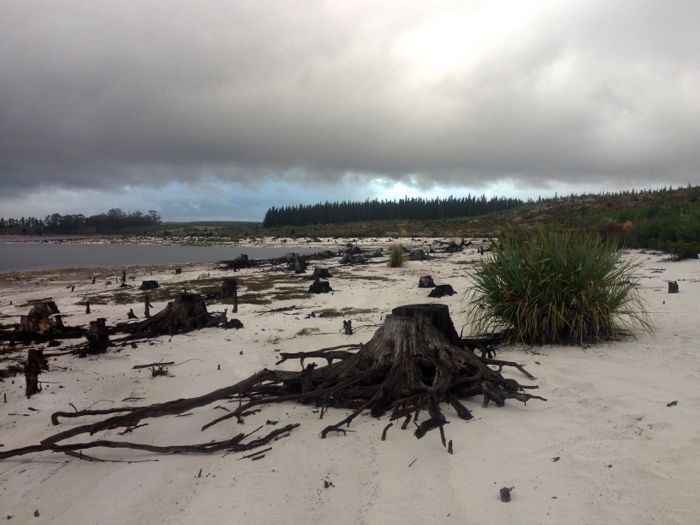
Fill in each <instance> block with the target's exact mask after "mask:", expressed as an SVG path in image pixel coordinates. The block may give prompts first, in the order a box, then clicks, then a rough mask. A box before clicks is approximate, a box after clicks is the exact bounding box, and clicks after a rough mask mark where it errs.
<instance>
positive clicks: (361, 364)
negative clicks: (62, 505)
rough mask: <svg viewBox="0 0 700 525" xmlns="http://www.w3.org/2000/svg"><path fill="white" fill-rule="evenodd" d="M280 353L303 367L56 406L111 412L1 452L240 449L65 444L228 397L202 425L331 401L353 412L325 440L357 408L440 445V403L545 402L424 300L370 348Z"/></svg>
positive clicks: (396, 314)
mask: <svg viewBox="0 0 700 525" xmlns="http://www.w3.org/2000/svg"><path fill="white" fill-rule="evenodd" d="M341 348H343V349H345V350H341ZM351 350H353V351H351ZM280 356H281V360H280V362H283V361H286V360H289V359H299V360H300V364H301V370H300V371H298V372H293V371H287V370H268V369H263V370H261V371H259V372H257V373H255V374H253V375H252V376H250V377H248V378H247V379H244V380H243V381H240V382H238V383H236V384H234V385H231V386H228V387H224V388H220V389H218V390H215V391H213V392H210V393H208V394H204V395H201V396H198V397H193V398H185V399H175V400H173V401H167V402H164V403H157V404H154V405H147V406H141V407H133V406H124V407H115V408H108V409H101V410H93V409H88V410H83V411H76V412H73V411H69V412H56V413H54V414H53V415H52V416H51V421H52V423H53V424H58V423H59V418H77V417H83V416H96V415H104V416H106V417H105V418H104V419H102V420H98V421H96V422H95V421H92V422H90V423H87V424H84V425H81V426H76V427H71V428H69V429H67V430H64V431H63V432H59V433H57V434H54V435H52V436H49V437H47V438H45V439H44V440H42V441H41V442H40V443H39V444H38V445H32V446H26V447H22V448H18V449H14V450H6V451H0V459H3V458H9V457H14V456H20V455H24V454H31V453H34V452H40V451H47V450H51V451H54V452H65V451H75V450H84V449H89V448H95V447H109V448H131V449H137V450H148V451H152V452H162V453H178V452H179V453H185V452H199V453H204V452H214V451H218V450H222V449H226V448H228V449H234V450H242V449H241V448H236V447H234V446H233V443H240V442H241V441H242V440H243V439H244V438H246V437H247V435H244V434H239V435H238V436H237V437H236V438H233V439H232V440H227V441H221V442H208V443H206V444H197V445H178V446H157V445H152V444H142V443H131V442H122V441H112V440H106V439H96V440H95V441H88V442H82V443H76V442H70V443H66V442H65V441H66V440H69V439H72V438H75V437H78V436H85V435H94V434H95V433H98V432H103V431H109V430H114V429H117V428H125V429H127V430H129V429H136V428H138V427H139V426H142V423H141V422H142V421H143V420H145V419H151V418H156V417H163V416H168V415H177V414H182V413H185V412H188V411H191V410H193V409H196V408H200V407H204V406H207V405H211V404H213V403H217V402H220V401H221V400H223V399H237V400H239V404H238V406H237V407H235V408H233V406H232V409H231V411H230V412H227V413H226V414H224V415H222V416H220V417H218V418H216V419H214V420H213V421H211V422H210V423H207V424H206V425H204V426H203V427H202V430H206V429H207V428H209V427H211V426H213V425H216V424H219V423H221V422H223V421H225V420H228V419H234V418H235V419H236V420H237V421H238V422H239V423H243V422H244V419H243V418H244V417H245V416H246V415H249V414H251V413H255V412H257V411H259V410H261V408H262V407H263V406H264V405H268V404H272V403H279V402H283V401H296V402H299V403H304V404H315V405H317V406H320V407H321V414H327V413H328V412H327V409H328V408H331V407H332V408H340V409H344V410H348V409H349V410H351V413H350V414H349V415H347V416H346V417H344V418H343V419H342V420H340V421H339V422H337V423H334V424H331V425H329V426H326V427H325V428H324V429H323V430H322V431H321V433H320V435H321V437H324V438H325V437H326V436H327V435H328V434H329V433H345V432H346V429H345V428H344V427H345V426H348V425H349V424H350V423H351V422H352V421H353V420H354V419H355V418H356V417H357V416H358V415H360V414H362V413H364V412H369V413H371V414H372V416H375V417H379V416H382V415H383V414H390V416H389V419H390V420H391V421H395V420H398V419H403V420H405V421H406V420H408V421H410V420H414V421H415V422H416V426H417V429H416V431H415V435H416V437H418V438H421V437H423V436H424V435H426V433H428V432H429V431H431V430H433V429H439V430H440V435H441V441H442V443H443V446H445V447H447V440H446V439H445V435H444V426H445V424H447V423H448V421H447V419H446V418H445V416H444V415H443V413H442V411H441V408H440V404H441V403H448V404H449V405H451V406H452V407H453V408H454V409H455V411H456V412H457V415H458V417H460V418H461V419H465V420H468V419H469V418H471V413H470V411H469V410H468V409H467V408H466V407H465V406H464V405H463V404H462V403H461V399H464V398H468V397H472V396H476V395H482V396H483V401H484V405H487V404H488V403H489V402H491V401H493V402H494V403H495V404H496V405H497V406H502V405H503V404H504V403H505V401H506V399H516V400H518V401H521V402H523V403H524V402H526V401H528V400H530V399H541V400H544V399H543V398H541V397H538V396H533V395H531V394H528V393H526V391H525V390H524V389H525V388H526V387H524V386H521V385H520V384H519V383H518V382H517V381H515V380H514V379H506V378H504V377H503V376H502V375H501V372H500V371H499V370H494V369H492V368H491V367H490V366H489V364H488V360H484V359H482V358H480V357H478V356H477V355H476V354H474V353H473V352H472V351H471V350H467V349H465V348H463V347H462V346H461V341H460V339H459V336H458V335H457V332H456V330H455V328H454V325H453V324H452V320H451V319H450V315H449V310H448V307H447V306H446V305H440V304H421V305H408V306H402V307H399V308H395V309H394V310H393V312H392V314H391V315H389V316H387V317H386V319H385V321H384V324H383V325H382V326H381V327H380V328H379V329H378V330H377V331H376V332H375V334H374V336H373V337H372V338H371V339H370V340H369V341H368V342H367V343H366V344H364V345H343V346H341V347H332V348H326V349H322V350H317V351H313V352H299V353H282V354H280ZM305 359H320V360H323V359H325V360H326V361H327V362H328V364H327V365H325V366H318V365H316V363H310V364H309V365H307V366H304V360H305ZM527 388H535V387H527ZM425 412H427V415H428V417H427V419H424V420H423V421H421V422H420V423H418V419H419V414H420V413H425ZM296 426H298V425H296V424H295V425H288V426H287V427H285V428H284V430H283V432H280V433H276V434H273V433H271V434H269V435H268V436H264V437H263V438H260V439H258V440H256V441H255V442H254V443H255V446H260V445H262V444H266V443H269V442H270V441H271V440H272V439H273V438H274V437H277V436H279V435H286V434H287V433H288V432H289V431H290V430H292V429H293V428H295V427H296ZM248 435H249V434H248ZM271 436H272V437H271ZM248 446H250V445H248Z"/></svg>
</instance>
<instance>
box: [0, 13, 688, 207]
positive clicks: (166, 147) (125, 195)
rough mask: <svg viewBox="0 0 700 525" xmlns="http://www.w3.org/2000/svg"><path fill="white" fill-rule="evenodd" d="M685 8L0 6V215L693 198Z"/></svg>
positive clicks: (686, 16) (686, 17)
mask: <svg viewBox="0 0 700 525" xmlns="http://www.w3.org/2000/svg"><path fill="white" fill-rule="evenodd" d="M698 23H700V2H697V0H674V1H672V2H661V1H660V0H655V1H649V0H615V1H610V0H598V1H590V0H572V1H566V0H560V1H539V0H529V1H523V0H509V1H501V0H484V1H470V0H463V1H439V0H437V1H431V2H426V1H424V0H402V1H393V0H383V1H381V2H377V1H376V0H367V1H353V0H335V1H306V0H294V1H287V2H285V1H280V0H276V1H268V0H246V1H239V0H222V1H212V0H201V1H197V2H192V1H191V0H190V1H180V0H139V1H133V2H123V1H110V0H100V1H99V2H95V1H92V0H84V1H73V0H62V1H47V0H0V216H5V217H8V216H14V217H19V216H28V215H34V216H39V217H41V216H44V215H46V214H48V213H51V212H58V213H78V212H81V213H86V214H91V213H98V212H101V211H105V210H107V209H109V208H113V207H119V208H122V209H124V210H127V211H129V210H147V209H156V210H158V211H159V212H160V213H161V214H162V216H163V217H164V218H165V219H168V220H198V219H199V220H202V219H240V220H260V219H262V217H263V215H264V213H265V210H266V209H267V208H268V207H269V206H272V205H275V206H281V205H286V204H296V203H302V202H303V203H313V202H319V201H325V200H343V199H360V200H364V199H367V198H380V199H381V198H396V197H402V196H404V195H407V196H431V197H432V196H447V195H450V194H452V195H463V194H467V193H472V194H479V195H480V194H486V195H489V196H491V195H507V196H515V197H521V198H528V197H536V196H538V195H543V196H547V195H553V194H554V193H555V192H558V193H559V194H568V193H572V192H573V193H582V192H589V191H615V190H620V189H629V188H633V187H634V188H644V187H659V186H667V185H668V186H671V185H673V186H678V185H687V184H688V183H691V184H700V31H698V29H697V28H698Z"/></svg>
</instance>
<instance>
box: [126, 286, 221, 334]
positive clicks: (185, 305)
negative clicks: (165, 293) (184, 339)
mask: <svg viewBox="0 0 700 525" xmlns="http://www.w3.org/2000/svg"><path fill="white" fill-rule="evenodd" d="M223 322H224V319H223V317H222V316H220V315H212V314H209V312H208V311H207V306H206V304H204V300H203V299H202V296H201V295H199V294H196V293H187V292H182V293H179V294H177V295H176V296H175V299H174V300H173V301H171V302H169V303H168V305H167V306H166V307H165V308H164V309H163V310H161V311H160V312H158V313H157V314H155V315H152V316H151V317H150V318H148V319H144V320H143V321H140V322H138V323H122V324H119V325H117V330H118V331H123V332H126V333H129V334H132V335H136V336H138V337H157V336H159V335H173V334H177V333H179V332H189V331H191V330H199V329H200V328H205V327H207V326H218V325H219V324H222V323H223Z"/></svg>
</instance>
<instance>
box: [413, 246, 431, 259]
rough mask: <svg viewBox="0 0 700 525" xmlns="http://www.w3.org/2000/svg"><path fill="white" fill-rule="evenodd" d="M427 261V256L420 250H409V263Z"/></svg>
mask: <svg viewBox="0 0 700 525" xmlns="http://www.w3.org/2000/svg"><path fill="white" fill-rule="evenodd" d="M427 259H428V255H427V254H426V253H425V251H423V250H421V249H420V248H418V249H415V250H411V251H410V252H409V254H408V260H409V261H425V260H427Z"/></svg>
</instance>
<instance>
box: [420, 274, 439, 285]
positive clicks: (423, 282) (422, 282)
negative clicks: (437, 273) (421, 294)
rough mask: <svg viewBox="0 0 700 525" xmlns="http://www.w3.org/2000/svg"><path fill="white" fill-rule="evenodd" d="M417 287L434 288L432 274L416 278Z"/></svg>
mask: <svg viewBox="0 0 700 525" xmlns="http://www.w3.org/2000/svg"><path fill="white" fill-rule="evenodd" d="M418 288H435V281H433V278H432V276H430V275H424V276H423V277H421V278H420V279H418Z"/></svg>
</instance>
